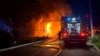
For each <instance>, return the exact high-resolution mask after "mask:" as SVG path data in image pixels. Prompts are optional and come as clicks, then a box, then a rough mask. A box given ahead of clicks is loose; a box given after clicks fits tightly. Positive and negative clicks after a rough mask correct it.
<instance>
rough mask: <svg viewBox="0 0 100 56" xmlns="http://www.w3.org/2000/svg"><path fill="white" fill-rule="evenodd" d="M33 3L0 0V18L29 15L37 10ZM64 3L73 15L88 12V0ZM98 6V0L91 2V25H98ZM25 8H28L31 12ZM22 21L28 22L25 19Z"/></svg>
mask: <svg viewBox="0 0 100 56" xmlns="http://www.w3.org/2000/svg"><path fill="white" fill-rule="evenodd" d="M32 3H34V4H32ZM35 3H37V1H36V0H33V1H32V2H29V1H21V0H20V1H17V0H14V1H11V2H10V1H1V0H0V18H8V17H14V18H16V17H17V16H19V15H21V14H24V12H25V13H26V15H29V14H28V12H30V11H35V10H37V9H35V8H37V7H38V5H35ZM66 3H69V5H70V6H71V8H72V12H73V15H87V14H89V12H90V10H89V1H88V0H66ZM31 5H32V6H31ZM99 5H100V1H99V0H92V15H93V23H94V25H95V26H98V25H100V22H99V21H100V19H99V18H100V6H99ZM35 6H36V7H35ZM27 8H30V9H31V10H29V9H27ZM37 11H38V13H41V12H40V11H39V10H37ZM32 16H33V15H32ZM29 17H30V16H27V17H26V18H29ZM24 20H26V21H28V20H27V19H24Z"/></svg>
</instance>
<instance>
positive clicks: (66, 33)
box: [61, 17, 88, 44]
mask: <svg viewBox="0 0 100 56" xmlns="http://www.w3.org/2000/svg"><path fill="white" fill-rule="evenodd" d="M81 26H82V25H81V19H80V18H79V17H62V19H61V39H62V40H63V41H64V42H65V43H83V44H85V43H86V42H87V40H88V33H87V32H86V31H85V30H82V28H81Z"/></svg>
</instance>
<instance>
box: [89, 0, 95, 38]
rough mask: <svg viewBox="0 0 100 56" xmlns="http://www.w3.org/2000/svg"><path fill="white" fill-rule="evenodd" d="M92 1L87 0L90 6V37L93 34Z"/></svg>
mask: <svg viewBox="0 0 100 56" xmlns="http://www.w3.org/2000/svg"><path fill="white" fill-rule="evenodd" d="M91 3H92V1H91V0H89V7H90V28H91V37H93V36H94V34H93V19H92V4H91Z"/></svg>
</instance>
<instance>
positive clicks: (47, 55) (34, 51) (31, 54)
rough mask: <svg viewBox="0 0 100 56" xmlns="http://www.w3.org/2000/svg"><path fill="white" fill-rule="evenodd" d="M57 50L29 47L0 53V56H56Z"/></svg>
mask: <svg viewBox="0 0 100 56" xmlns="http://www.w3.org/2000/svg"><path fill="white" fill-rule="evenodd" d="M57 51H58V50H57V49H55V48H45V47H34V46H33V45H28V46H24V47H20V48H16V49H13V50H8V51H3V52H0V56H54V55H55V54H56V53H57Z"/></svg>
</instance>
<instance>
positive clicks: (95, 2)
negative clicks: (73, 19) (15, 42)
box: [67, 0, 100, 26]
mask: <svg viewBox="0 0 100 56" xmlns="http://www.w3.org/2000/svg"><path fill="white" fill-rule="evenodd" d="M91 1H92V2H91V6H92V17H93V24H94V26H100V1H99V0H91ZM67 2H68V3H69V4H70V5H71V8H72V10H73V15H87V14H90V8H89V0H67Z"/></svg>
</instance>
